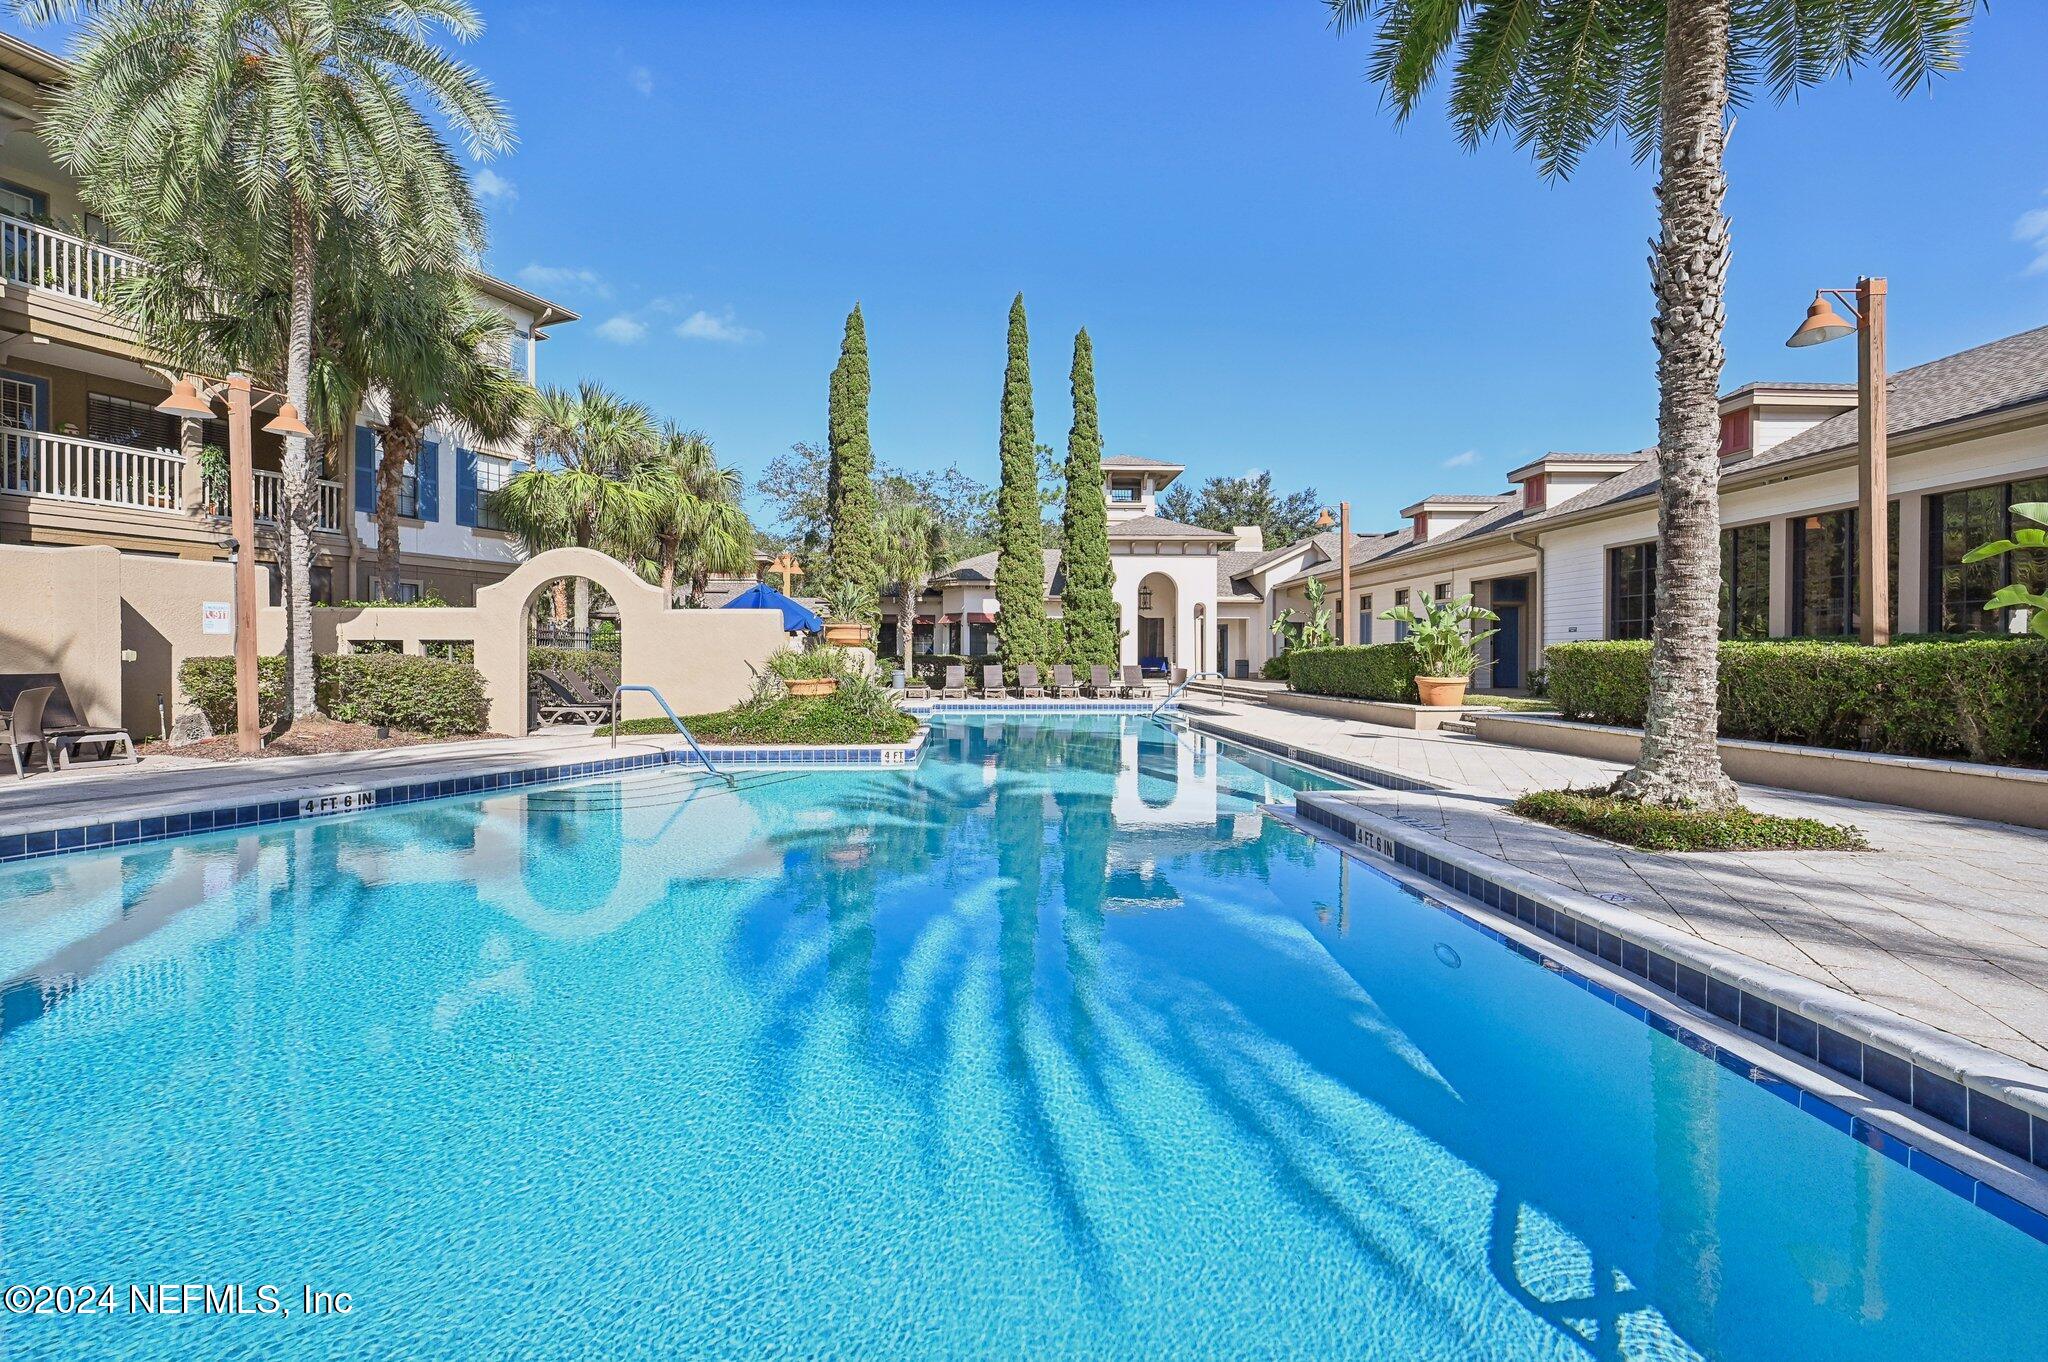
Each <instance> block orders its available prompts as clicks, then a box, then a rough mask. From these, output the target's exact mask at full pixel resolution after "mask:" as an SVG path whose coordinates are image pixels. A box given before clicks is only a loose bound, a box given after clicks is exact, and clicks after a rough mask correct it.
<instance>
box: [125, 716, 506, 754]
mask: <svg viewBox="0 0 2048 1362" xmlns="http://www.w3.org/2000/svg"><path fill="white" fill-rule="evenodd" d="M500 736H502V735H501V734H497V733H476V734H471V735H469V737H463V738H438V737H432V736H429V735H428V734H425V733H400V732H397V731H396V730H393V731H392V732H390V733H389V734H387V735H386V736H384V737H381V738H380V737H378V736H377V729H376V727H375V726H374V725H371V724H342V723H336V722H334V721H333V720H332V719H309V720H306V721H305V722H303V723H296V724H293V725H292V726H291V727H290V728H288V729H286V730H284V731H283V732H282V733H279V734H277V735H276V736H275V737H273V738H271V739H270V740H269V741H268V742H266V743H264V745H263V749H262V750H261V751H259V752H258V753H257V754H256V755H255V757H253V758H244V757H243V756H242V754H241V753H240V752H237V751H236V750H235V738H234V735H233V734H232V733H231V734H228V735H227V736H225V737H215V738H207V739H205V740H204V741H201V742H193V743H186V744H185V745H184V746H182V747H172V746H170V745H169V744H168V743H162V742H151V743H143V744H142V745H141V747H140V749H139V750H140V751H141V753H142V755H143V756H145V757H198V758H200V759H201V760H204V761H242V760H261V759H262V758H264V757H309V756H315V755H318V754H320V753H326V752H374V751H378V750H381V749H383V748H387V747H417V746H420V745H421V744H422V743H438V742H468V741H470V740H471V738H496V737H500Z"/></svg>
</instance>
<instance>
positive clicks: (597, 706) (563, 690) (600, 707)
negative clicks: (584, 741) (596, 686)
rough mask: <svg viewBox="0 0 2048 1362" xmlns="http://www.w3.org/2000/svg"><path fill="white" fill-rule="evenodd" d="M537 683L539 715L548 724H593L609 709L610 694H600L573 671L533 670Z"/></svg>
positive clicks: (598, 721)
mask: <svg viewBox="0 0 2048 1362" xmlns="http://www.w3.org/2000/svg"><path fill="white" fill-rule="evenodd" d="M534 679H535V680H536V681H538V682H539V683H540V688H541V691H542V695H541V698H540V717H541V722H542V723H549V724H595V723H602V722H604V719H605V716H607V715H608V714H610V713H611V711H612V702H611V697H610V696H605V695H599V694H598V693H597V692H596V691H595V690H592V689H591V687H590V685H589V684H588V683H587V682H585V681H584V679H583V678H582V677H580V676H578V675H576V673H574V672H558V671H546V672H538V673H535V676H534Z"/></svg>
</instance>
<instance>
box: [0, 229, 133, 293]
mask: <svg viewBox="0 0 2048 1362" xmlns="http://www.w3.org/2000/svg"><path fill="white" fill-rule="evenodd" d="M142 267H143V266H142V262H141V261H140V260H138V259H136V258H135V257H134V256H132V255H130V254H128V252H126V251H123V250H117V249H116V248H114V247H112V246H108V245H105V244H103V243H101V242H98V241H92V240H89V239H87V238H85V237H81V236H74V235H72V234H71V233H69V232H64V231H59V230H58V229H57V228H54V227H45V226H43V225H42V224H40V223H36V222H31V221H29V220H28V219H26V218H17V217H8V216H5V215H0V279H4V280H5V282H7V283H9V284H16V285H19V286H21V287H23V288H27V289H31V290H35V291H38V292H42V293H54V294H58V295H61V296H63V297H66V298H71V299H75V300H76V301H79V302H83V303H93V304H96V305H102V306H103V305H105V303H106V302H107V298H108V294H109V291H110V289H111V288H112V286H113V284H114V283H115V281H117V280H119V279H121V278H122V277H124V276H125V275H128V274H130V273H133V272H134V271H136V270H139V269H141V268H142Z"/></svg>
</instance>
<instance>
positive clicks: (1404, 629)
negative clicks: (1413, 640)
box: [1394, 590, 1408, 643]
mask: <svg viewBox="0 0 2048 1362" xmlns="http://www.w3.org/2000/svg"><path fill="white" fill-rule="evenodd" d="M1406 604H1408V593H1407V592H1406V591H1405V590H1403V591H1396V592H1395V593H1394V606H1395V608H1396V609H1399V608H1400V607H1401V606H1404V605H1406ZM1407 637H1408V626H1407V625H1405V624H1403V623H1402V622H1401V621H1399V620H1395V621H1394V642H1396V643H1399V642H1401V641H1402V640H1403V639H1405V638H1407Z"/></svg>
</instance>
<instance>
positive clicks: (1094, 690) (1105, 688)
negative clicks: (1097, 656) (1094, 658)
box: [1085, 667, 1117, 700]
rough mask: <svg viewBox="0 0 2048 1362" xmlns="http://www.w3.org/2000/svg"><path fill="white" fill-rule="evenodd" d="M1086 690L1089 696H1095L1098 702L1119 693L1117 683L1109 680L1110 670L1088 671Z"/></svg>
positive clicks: (1093, 669)
mask: <svg viewBox="0 0 2048 1362" xmlns="http://www.w3.org/2000/svg"><path fill="white" fill-rule="evenodd" d="M1085 690H1086V693H1087V694H1089V695H1092V696H1094V697H1095V698H1096V699H1098V700H1107V699H1109V698H1110V697H1112V696H1114V695H1115V694H1116V693H1117V687H1116V683H1115V682H1114V681H1111V680H1110V679H1109V668H1107V667H1090V668H1089V669H1088V685H1087V686H1086V687H1085Z"/></svg>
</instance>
